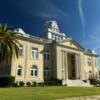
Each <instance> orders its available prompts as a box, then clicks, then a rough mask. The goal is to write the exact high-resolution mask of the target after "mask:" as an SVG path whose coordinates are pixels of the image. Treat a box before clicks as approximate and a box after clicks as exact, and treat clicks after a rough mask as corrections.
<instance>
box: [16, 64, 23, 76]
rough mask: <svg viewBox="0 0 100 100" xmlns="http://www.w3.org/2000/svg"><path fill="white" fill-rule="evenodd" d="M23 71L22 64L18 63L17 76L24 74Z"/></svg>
mask: <svg viewBox="0 0 100 100" xmlns="http://www.w3.org/2000/svg"><path fill="white" fill-rule="evenodd" d="M19 70H20V75H19V74H18V73H19V72H18V71H19ZM22 72H23V69H22V66H20V65H18V67H17V76H22V74H23V73H22Z"/></svg>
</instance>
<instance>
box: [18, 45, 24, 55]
mask: <svg viewBox="0 0 100 100" xmlns="http://www.w3.org/2000/svg"><path fill="white" fill-rule="evenodd" d="M19 55H20V57H22V56H23V46H22V45H21V46H19Z"/></svg>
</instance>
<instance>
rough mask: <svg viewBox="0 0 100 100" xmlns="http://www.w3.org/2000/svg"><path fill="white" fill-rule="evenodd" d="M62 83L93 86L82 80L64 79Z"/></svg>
mask: <svg viewBox="0 0 100 100" xmlns="http://www.w3.org/2000/svg"><path fill="white" fill-rule="evenodd" d="M62 84H63V85H67V86H69V87H92V85H90V84H89V83H86V82H83V81H82V80H63V82H62Z"/></svg>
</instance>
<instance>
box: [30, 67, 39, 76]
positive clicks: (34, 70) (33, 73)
mask: <svg viewBox="0 0 100 100" xmlns="http://www.w3.org/2000/svg"><path fill="white" fill-rule="evenodd" d="M37 74H38V69H37V66H36V65H32V67H31V73H30V75H31V76H37Z"/></svg>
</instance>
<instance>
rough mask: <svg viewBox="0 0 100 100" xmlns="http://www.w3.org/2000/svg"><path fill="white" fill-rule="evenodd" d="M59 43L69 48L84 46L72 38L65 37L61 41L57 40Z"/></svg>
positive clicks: (81, 48)
mask: <svg viewBox="0 0 100 100" xmlns="http://www.w3.org/2000/svg"><path fill="white" fill-rule="evenodd" d="M59 44H60V45H62V46H66V47H67V46H68V47H71V48H75V49H80V50H84V48H83V47H82V46H81V45H80V44H79V43H77V42H76V41H75V40H72V39H71V40H69V39H65V40H63V41H62V42H59Z"/></svg>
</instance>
